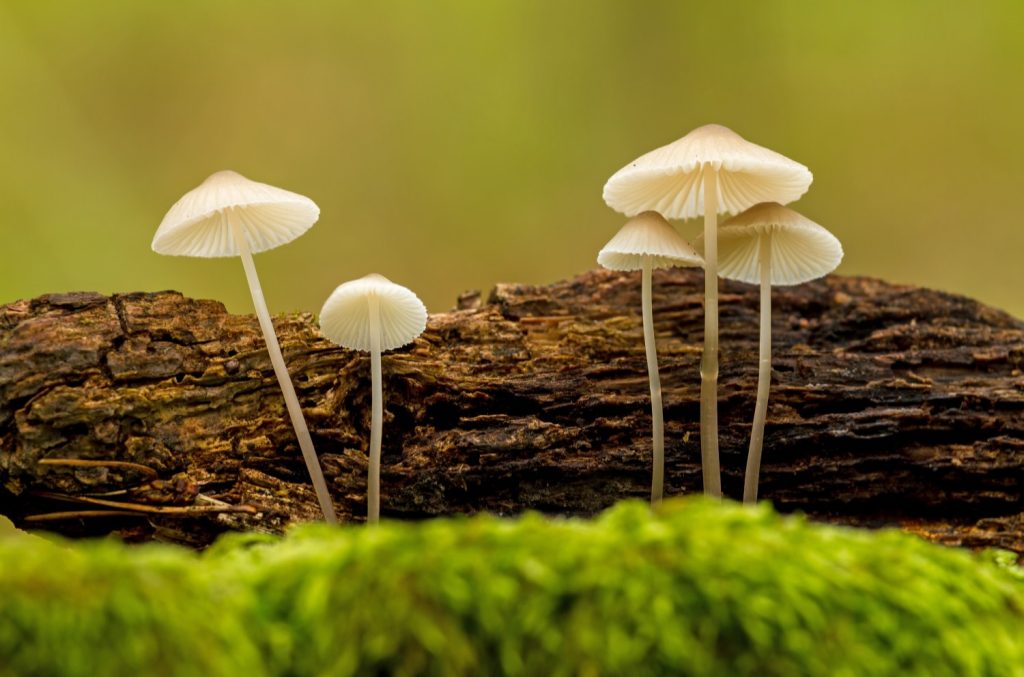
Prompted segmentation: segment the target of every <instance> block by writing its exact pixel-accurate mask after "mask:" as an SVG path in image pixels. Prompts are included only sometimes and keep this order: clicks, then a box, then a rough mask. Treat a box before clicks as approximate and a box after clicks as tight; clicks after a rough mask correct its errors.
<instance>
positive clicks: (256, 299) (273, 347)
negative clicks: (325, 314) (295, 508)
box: [224, 212, 338, 524]
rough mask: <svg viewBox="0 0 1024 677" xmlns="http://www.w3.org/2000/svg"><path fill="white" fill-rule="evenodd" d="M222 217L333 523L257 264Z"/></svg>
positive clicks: (235, 226)
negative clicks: (265, 297) (234, 247)
mask: <svg viewBox="0 0 1024 677" xmlns="http://www.w3.org/2000/svg"><path fill="white" fill-rule="evenodd" d="M224 218H225V219H226V220H227V222H228V223H229V224H230V226H231V234H232V236H233V237H234V238H235V243H236V244H237V245H238V253H239V255H240V256H241V257H242V267H243V268H245V278H246V279H247V280H248V281H249V292H250V293H251V294H252V303H253V306H255V308H256V317H257V318H258V319H259V321H260V329H262V330H263V340H264V341H265V342H266V344H267V351H268V352H269V353H270V363H271V364H272V365H274V373H275V374H276V375H277V382H278V383H279V384H280V385H281V392H282V393H283V394H284V403H285V406H286V407H287V409H288V416H289V418H291V421H292V428H294V429H295V436H296V437H297V438H298V440H299V448H300V449H301V450H302V458H303V459H304V460H305V461H306V468H307V469H308V470H309V476H310V477H311V478H312V480H313V489H314V490H315V491H316V498H317V501H319V502H320V510H322V511H323V513H324V520H326V521H327V522H328V523H329V524H335V523H337V521H338V518H337V516H336V515H335V514H334V504H333V503H331V494H330V492H329V491H328V490H327V482H325V481H324V474H323V472H322V471H321V470H320V462H319V461H318V460H317V457H316V450H315V449H314V448H313V439H312V438H311V437H310V435H309V428H307V427H306V419H305V418H304V417H303V416H302V407H300V406H299V398H298V396H297V395H296V394H295V386H294V385H292V379H291V377H290V376H289V375H288V367H287V366H285V363H284V356H283V355H281V346H280V345H279V344H278V342H277V334H276V333H274V324H273V323H272V322H271V321H270V311H268V310H267V302H266V301H265V300H264V298H263V288H262V287H261V286H260V279H259V277H257V276H256V264H255V263H254V262H253V260H252V252H251V251H250V249H249V241H248V239H246V236H245V233H244V232H243V231H242V226H241V224H239V223H238V220H237V219H234V218H231V216H230V215H229V214H228V213H226V212H225V214H224Z"/></svg>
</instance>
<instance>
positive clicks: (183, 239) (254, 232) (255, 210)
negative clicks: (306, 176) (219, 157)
mask: <svg viewBox="0 0 1024 677" xmlns="http://www.w3.org/2000/svg"><path fill="white" fill-rule="evenodd" d="M318 218H320V208H319V207H317V206H316V203H315V202H313V201H312V200H310V199H309V198H308V197H305V196H304V195H299V194H298V193H293V192H291V191H288V190H284V189H282V188H275V187H274V186H270V185H267V184H265V183H259V182H256V181H251V180H249V179H247V178H245V177H244V176H242V175H241V174H239V173H237V172H232V171H222V172H217V173H216V174H212V175H211V176H210V177H209V178H207V179H206V180H205V181H203V182H202V183H201V184H199V186H197V187H196V188H193V189H192V190H190V191H189V192H187V193H185V195H184V196H183V197H182V198H181V199H180V200H178V201H177V202H175V203H174V206H172V207H171V209H170V211H168V212H167V215H166V216H164V220H163V221H162V222H161V223H160V227H159V228H157V231H156V235H155V236H154V237H153V251H155V252H157V253H158V254H171V255H174V256H200V257H217V256H238V255H239V249H238V244H237V243H236V242H235V238H234V236H233V235H232V228H231V223H232V221H234V222H235V223H237V224H238V225H239V226H240V227H241V230H242V232H244V233H245V235H246V236H247V239H248V243H249V250H250V251H251V252H252V253H254V254H255V253H258V252H262V251H266V250H268V249H273V248H274V247H277V246H280V245H283V244H287V243H288V242H291V241H292V240H294V239H295V238H297V237H299V236H300V235H302V234H303V233H305V232H306V231H307V230H309V229H310V227H312V225H313V224H314V223H316V221H317V219H318Z"/></svg>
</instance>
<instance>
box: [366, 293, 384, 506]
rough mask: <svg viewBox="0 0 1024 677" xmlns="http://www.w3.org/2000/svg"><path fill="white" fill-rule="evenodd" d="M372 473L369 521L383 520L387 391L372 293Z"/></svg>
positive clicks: (376, 306) (377, 305)
mask: <svg viewBox="0 0 1024 677" xmlns="http://www.w3.org/2000/svg"><path fill="white" fill-rule="evenodd" d="M369 303H370V375H371V376H370V378H371V381H372V390H371V405H370V412H371V413H370V472H369V477H368V480H367V488H366V521H367V522H369V523H370V524H376V523H377V522H379V521H380V438H381V434H382V432H383V431H382V428H383V424H384V421H383V419H384V393H383V386H382V385H381V380H382V379H381V369H380V300H379V299H378V298H377V297H376V295H373V296H370V298H369Z"/></svg>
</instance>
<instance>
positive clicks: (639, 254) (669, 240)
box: [597, 212, 704, 270]
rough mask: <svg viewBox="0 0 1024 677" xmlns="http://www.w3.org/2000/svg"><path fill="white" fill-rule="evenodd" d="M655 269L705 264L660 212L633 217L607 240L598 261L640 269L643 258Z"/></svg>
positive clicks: (618, 266)
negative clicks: (648, 257) (646, 258)
mask: <svg viewBox="0 0 1024 677" xmlns="http://www.w3.org/2000/svg"><path fill="white" fill-rule="evenodd" d="M645 256H650V257H651V264H652V267H654V268H668V267H670V266H680V267H687V266H690V267H693V266H697V267H699V266H703V265H704V258H703V257H702V256H701V255H700V253H698V252H697V250H696V249H694V248H693V247H692V246H690V243H689V242H687V241H686V240H684V239H683V237H682V236H681V235H680V234H679V233H678V232H676V229H675V228H673V227H672V224H671V223H669V222H668V221H666V220H665V217H663V216H662V215H661V214H659V213H657V212H643V213H641V214H638V215H637V216H634V217H633V218H631V219H630V220H629V221H627V222H626V225H624V226H622V228H620V229H619V232H618V233H616V234H615V236H614V237H613V238H612V239H611V240H609V241H608V244H606V245H605V246H604V248H603V249H601V251H600V253H598V255H597V262H598V263H599V264H601V265H602V266H604V267H605V268H608V269H610V270H640V269H641V268H643V266H644V257H645Z"/></svg>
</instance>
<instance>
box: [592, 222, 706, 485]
mask: <svg viewBox="0 0 1024 677" xmlns="http://www.w3.org/2000/svg"><path fill="white" fill-rule="evenodd" d="M597 262H598V263H600V264H601V265H602V266H604V267H605V268H608V269H610V270H642V271H643V274H642V278H643V279H642V283H641V303H642V306H643V324H644V349H645V350H646V353H647V377H648V379H649V381H650V386H651V419H652V438H653V447H654V454H653V471H652V473H651V505H657V504H658V503H660V502H661V498H662V495H663V493H664V484H665V424H664V418H663V412H662V404H661V379H660V378H659V376H658V349H657V345H656V344H655V340H654V313H653V310H652V308H651V286H652V284H651V277H652V275H651V271H652V269H654V268H668V267H670V266H700V265H702V264H703V263H704V260H703V259H702V258H701V255H700V254H698V253H697V251H696V250H695V249H694V248H693V247H691V246H690V244H689V243H688V242H687V241H686V240H684V239H683V238H682V237H681V236H680V235H679V233H677V232H676V229H675V228H673V227H672V225H671V224H669V222H668V221H666V220H665V217H663V216H662V215H661V214H659V213H657V212H652V211H647V212H643V213H641V214H639V215H637V216H634V217H633V218H631V219H630V220H629V221H627V222H626V225H624V226H623V227H622V228H621V229H620V230H619V232H618V233H616V234H615V237H613V238H612V239H611V240H609V241H608V244H606V245H605V246H604V248H603V249H602V250H601V252H600V253H599V254H598V255H597Z"/></svg>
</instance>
